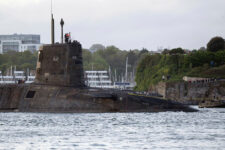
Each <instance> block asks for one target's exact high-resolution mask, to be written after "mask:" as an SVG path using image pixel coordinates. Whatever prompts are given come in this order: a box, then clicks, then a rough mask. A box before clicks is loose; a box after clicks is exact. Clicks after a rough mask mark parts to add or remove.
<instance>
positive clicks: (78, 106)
mask: <svg viewBox="0 0 225 150" xmlns="http://www.w3.org/2000/svg"><path fill="white" fill-rule="evenodd" d="M0 111H4V112H7V111H17V112H72V113H105V112H163V111H185V112H194V111H196V110H195V109H192V108H189V107H188V106H185V105H182V104H180V103H176V102H173V101H166V100H162V99H160V98H154V97H144V96H136V95H130V94H128V93H125V92H121V91H118V90H102V89H94V88H81V89H80V88H73V87H66V86H50V85H40V84H30V85H25V84H24V85H16V84H15V85H1V86H0Z"/></svg>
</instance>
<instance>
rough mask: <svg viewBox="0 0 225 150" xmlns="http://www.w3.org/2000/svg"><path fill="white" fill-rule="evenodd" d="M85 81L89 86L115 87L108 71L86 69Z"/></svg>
mask: <svg viewBox="0 0 225 150" xmlns="http://www.w3.org/2000/svg"><path fill="white" fill-rule="evenodd" d="M85 79H86V80H85V83H86V85H87V86H89V87H96V88H114V86H113V85H112V81H111V80H110V78H109V75H108V71H85Z"/></svg>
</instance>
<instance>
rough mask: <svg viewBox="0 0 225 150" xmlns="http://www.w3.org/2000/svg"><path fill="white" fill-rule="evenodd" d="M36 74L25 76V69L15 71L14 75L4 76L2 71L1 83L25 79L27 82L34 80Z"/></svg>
mask: <svg viewBox="0 0 225 150" xmlns="http://www.w3.org/2000/svg"><path fill="white" fill-rule="evenodd" d="M34 79H35V76H25V73H24V71H14V73H13V75H8V76H3V75H2V72H1V71H0V84H15V83H19V81H24V82H25V83H32V82H34Z"/></svg>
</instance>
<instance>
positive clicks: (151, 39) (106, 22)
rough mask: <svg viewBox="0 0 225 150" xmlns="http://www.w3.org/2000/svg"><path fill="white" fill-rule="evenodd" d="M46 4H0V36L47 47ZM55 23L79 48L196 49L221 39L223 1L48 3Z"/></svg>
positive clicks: (26, 0) (34, 0)
mask: <svg viewBox="0 0 225 150" xmlns="http://www.w3.org/2000/svg"><path fill="white" fill-rule="evenodd" d="M50 6H51V0H0V34H13V33H23V34H40V35H41V42H42V43H50V8H51V7H50ZM53 12H54V17H55V23H56V24H55V26H56V40H57V41H59V38H60V30H59V29H60V25H59V21H60V19H61V18H64V21H65V29H64V30H65V31H66V32H71V33H72V38H73V39H75V40H78V41H80V42H81V43H82V45H83V47H84V48H89V47H90V46H91V45H92V44H95V43H101V44H103V45H105V46H107V45H115V46H117V47H119V48H120V49H126V50H129V49H141V48H143V47H145V48H147V49H149V50H157V49H158V48H160V47H162V48H175V47H182V48H187V49H198V48H200V47H201V46H206V44H207V42H208V41H209V40H210V39H211V38H212V37H213V36H222V37H224V38H225V0H53Z"/></svg>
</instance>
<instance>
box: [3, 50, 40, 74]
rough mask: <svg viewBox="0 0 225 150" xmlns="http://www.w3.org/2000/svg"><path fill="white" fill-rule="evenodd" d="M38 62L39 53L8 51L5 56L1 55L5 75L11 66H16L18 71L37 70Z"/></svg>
mask: <svg viewBox="0 0 225 150" xmlns="http://www.w3.org/2000/svg"><path fill="white" fill-rule="evenodd" d="M36 62H37V52H35V53H32V52H30V51H25V52H16V51H8V52H6V53H4V54H0V70H1V71H2V72H3V73H4V72H5V71H6V70H7V69H8V68H10V66H16V67H17V70H24V71H26V69H27V68H29V69H31V70H34V69H35V68H36Z"/></svg>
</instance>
